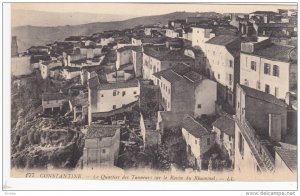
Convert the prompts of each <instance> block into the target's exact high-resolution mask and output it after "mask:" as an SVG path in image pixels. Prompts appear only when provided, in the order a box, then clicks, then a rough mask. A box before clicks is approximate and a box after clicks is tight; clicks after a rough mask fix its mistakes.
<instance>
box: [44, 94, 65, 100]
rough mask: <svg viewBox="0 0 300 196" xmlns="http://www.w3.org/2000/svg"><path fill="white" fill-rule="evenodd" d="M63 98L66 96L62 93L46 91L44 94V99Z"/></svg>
mask: <svg viewBox="0 0 300 196" xmlns="http://www.w3.org/2000/svg"><path fill="white" fill-rule="evenodd" d="M62 99H65V96H64V94H62V93H44V94H43V101H52V100H62Z"/></svg>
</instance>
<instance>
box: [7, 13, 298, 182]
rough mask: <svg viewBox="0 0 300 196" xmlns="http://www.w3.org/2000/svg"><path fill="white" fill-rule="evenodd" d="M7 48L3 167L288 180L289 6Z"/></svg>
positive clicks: (292, 66) (291, 107) (293, 88)
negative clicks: (7, 128) (7, 145)
mask: <svg viewBox="0 0 300 196" xmlns="http://www.w3.org/2000/svg"><path fill="white" fill-rule="evenodd" d="M11 43H12V45H11V73H12V81H11V88H12V89H11V96H12V101H11V103H12V111H11V116H12V117H11V128H12V131H11V134H12V135H11V149H12V150H11V165H12V167H13V168H30V169H40V168H47V169H51V168H60V169H61V168H66V169H101V168H107V167H109V168H117V169H123V170H127V169H145V168H146V169H153V170H158V171H171V170H178V171H183V172H185V171H189V172H190V171H193V172H201V171H220V172H222V171H228V172H237V173H238V174H247V175H248V176H253V177H254V178H255V176H257V175H259V174H261V173H272V174H274V173H275V174H285V175H287V174H289V175H294V176H296V174H297V70H298V67H297V10H282V9H281V10H278V11H277V12H272V11H256V12H252V13H249V14H242V13H234V14H223V15H222V17H200V16H199V17H197V16H196V17H187V18H186V19H185V20H181V19H175V20H171V21H169V22H168V24H161V23H157V24H153V25H142V24H137V25H136V26H135V27H134V28H132V29H123V30H109V31H103V32H99V33H95V34H93V35H89V36H85V35H79V36H77V35H76V36H70V37H67V38H65V40H64V41H56V42H53V43H49V44H47V45H43V46H42V45H40V46H32V47H30V48H28V49H27V51H24V52H23V51H22V52H20V51H18V41H17V37H15V36H13V37H12V42H11Z"/></svg>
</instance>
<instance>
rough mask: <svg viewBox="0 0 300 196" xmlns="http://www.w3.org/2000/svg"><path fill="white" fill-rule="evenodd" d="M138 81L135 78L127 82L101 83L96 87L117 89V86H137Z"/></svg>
mask: <svg viewBox="0 0 300 196" xmlns="http://www.w3.org/2000/svg"><path fill="white" fill-rule="evenodd" d="M138 85H139V82H138V80H136V79H133V80H129V81H127V82H117V83H101V82H100V84H99V85H98V89H101V90H108V89H118V88H132V87H138Z"/></svg>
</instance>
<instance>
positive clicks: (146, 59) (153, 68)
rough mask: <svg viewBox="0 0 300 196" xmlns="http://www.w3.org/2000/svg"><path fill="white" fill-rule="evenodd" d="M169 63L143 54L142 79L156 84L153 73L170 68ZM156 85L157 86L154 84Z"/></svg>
mask: <svg viewBox="0 0 300 196" xmlns="http://www.w3.org/2000/svg"><path fill="white" fill-rule="evenodd" d="M171 64H172V63H171V62H169V63H168V62H167V61H163V62H162V61H160V60H158V59H156V58H154V57H151V56H148V55H147V54H145V53H144V54H143V78H144V79H150V80H153V81H154V84H156V81H155V79H156V78H155V77H154V76H153V74H154V73H156V72H160V71H163V70H165V69H167V68H169V67H170V66H171ZM156 85H157V84H156Z"/></svg>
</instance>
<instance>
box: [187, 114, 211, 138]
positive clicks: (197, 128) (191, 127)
mask: <svg viewBox="0 0 300 196" xmlns="http://www.w3.org/2000/svg"><path fill="white" fill-rule="evenodd" d="M182 128H184V129H186V130H187V131H188V132H189V133H190V134H192V135H193V136H195V137H196V138H200V137H202V136H204V135H207V134H209V131H208V130H207V129H206V128H205V127H204V126H203V125H201V124H200V123H199V122H197V121H196V120H195V119H193V118H192V117H191V116H187V117H185V118H184V119H183V124H182Z"/></svg>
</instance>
